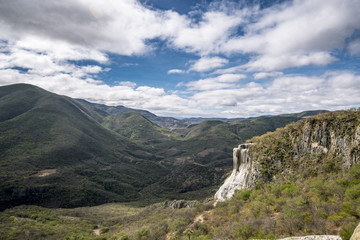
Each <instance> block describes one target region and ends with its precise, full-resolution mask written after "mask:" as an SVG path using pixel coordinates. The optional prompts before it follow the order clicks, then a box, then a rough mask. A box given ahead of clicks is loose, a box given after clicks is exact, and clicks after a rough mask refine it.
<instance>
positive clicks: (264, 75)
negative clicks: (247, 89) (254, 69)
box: [253, 72, 284, 79]
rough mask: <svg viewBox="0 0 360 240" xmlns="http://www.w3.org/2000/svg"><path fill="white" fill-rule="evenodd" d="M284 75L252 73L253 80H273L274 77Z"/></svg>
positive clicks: (277, 73) (279, 73)
mask: <svg viewBox="0 0 360 240" xmlns="http://www.w3.org/2000/svg"><path fill="white" fill-rule="evenodd" d="M283 74H284V73H282V72H258V73H254V74H253V76H254V79H264V78H274V77H280V76H282V75H283Z"/></svg>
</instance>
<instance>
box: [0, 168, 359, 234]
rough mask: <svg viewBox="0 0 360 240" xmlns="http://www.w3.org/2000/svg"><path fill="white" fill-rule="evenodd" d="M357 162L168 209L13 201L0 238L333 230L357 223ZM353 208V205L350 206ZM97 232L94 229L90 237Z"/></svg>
mask: <svg viewBox="0 0 360 240" xmlns="http://www.w3.org/2000/svg"><path fill="white" fill-rule="evenodd" d="M359 172H360V165H354V166H353V167H351V168H350V170H349V171H344V172H343V171H339V172H330V173H325V172H324V173H321V174H318V175H317V176H316V177H315V176H313V177H310V178H308V177H299V176H297V175H296V174H294V175H292V176H281V175H279V176H278V178H277V180H276V181H275V182H272V183H267V184H260V185H258V186H256V187H255V188H254V189H252V190H241V191H238V192H237V193H236V194H235V195H234V196H233V198H232V199H230V200H228V201H227V202H224V203H218V204H217V206H216V207H213V205H212V202H208V203H203V204H199V205H197V206H196V207H195V208H183V209H170V208H168V207H166V205H165V204H155V205H151V206H148V207H144V208H134V207H131V206H129V205H124V204H119V203H118V204H106V205H101V206H97V207H82V208H75V209H46V208H42V207H36V206H19V207H15V208H13V209H7V210H5V211H4V212H2V213H0V228H1V229H2V233H1V234H0V239H109V240H110V239H128V240H129V239H132V240H137V239H150V240H151V239H154V240H155V239H157V240H160V239H167V237H169V238H170V239H181V240H188V239H193V240H194V239H195V240H196V239H197V240H200V239H201V240H204V239H274V238H277V237H287V236H301V235H312V234H340V235H341V236H342V237H343V240H348V239H349V237H350V236H351V233H352V232H353V230H354V228H355V226H356V225H357V224H358V223H359V221H360V217H359V213H360V212H359V209H358V207H359V206H360V202H359V197H358V196H359V194H360V183H359V178H358V174H359ZM349 206H351V207H353V206H355V207H357V209H356V208H355V209H352V208H349ZM97 234H98V235H97Z"/></svg>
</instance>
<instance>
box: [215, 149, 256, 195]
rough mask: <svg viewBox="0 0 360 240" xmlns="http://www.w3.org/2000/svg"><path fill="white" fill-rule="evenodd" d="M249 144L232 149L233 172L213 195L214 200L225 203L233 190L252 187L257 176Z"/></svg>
mask: <svg viewBox="0 0 360 240" xmlns="http://www.w3.org/2000/svg"><path fill="white" fill-rule="evenodd" d="M251 145H252V144H250V143H247V144H241V145H239V147H237V148H234V149H233V171H232V173H231V175H230V177H228V178H227V179H226V180H225V183H224V184H223V185H222V186H221V187H220V189H219V190H218V191H217V192H216V194H215V199H217V200H218V201H225V200H226V199H228V198H231V197H232V195H233V194H234V192H235V190H239V189H243V188H249V187H253V186H254V185H255V183H256V179H257V177H259V174H258V172H257V170H256V168H255V165H254V164H253V158H252V155H251Z"/></svg>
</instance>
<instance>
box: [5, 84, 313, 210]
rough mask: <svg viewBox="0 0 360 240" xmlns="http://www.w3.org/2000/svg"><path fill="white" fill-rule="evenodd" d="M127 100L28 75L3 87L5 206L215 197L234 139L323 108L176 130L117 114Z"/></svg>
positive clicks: (136, 114) (132, 114)
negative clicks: (34, 80) (116, 101)
mask: <svg viewBox="0 0 360 240" xmlns="http://www.w3.org/2000/svg"><path fill="white" fill-rule="evenodd" d="M110 109H113V110H111V111H110ZM114 109H115V110H114ZM119 109H120V108H119V107H108V106H105V105H100V107H99V105H94V104H90V103H86V104H82V103H80V102H79V101H76V100H74V99H71V98H69V97H65V96H59V95H56V94H53V93H50V92H47V91H45V90H43V89H40V88H38V87H35V86H31V85H26V84H16V85H10V86H4V87H0V131H1V136H0V180H1V182H0V193H1V194H0V203H1V204H0V206H1V207H2V209H4V208H7V207H11V206H15V205H20V204H36V205H42V206H48V207H75V206H87V205H95V204H100V203H105V202H113V201H122V202H123V201H132V202H134V201H137V202H138V203H139V204H149V203H153V202H157V201H162V200H166V199H203V198H206V197H210V196H211V195H212V194H213V193H214V192H215V191H216V189H217V186H218V185H219V184H221V183H222V181H223V180H224V178H225V177H226V176H227V173H228V172H229V171H230V169H231V167H230V166H229V162H231V159H232V155H231V152H232V146H234V145H236V144H237V143H238V142H243V141H246V140H247V139H249V138H251V137H253V136H256V135H261V134H264V133H266V132H268V131H274V130H275V129H276V128H278V127H282V126H284V125H286V124H287V123H290V122H293V121H297V120H299V119H302V118H303V117H304V116H306V115H309V114H314V112H312V113H300V114H289V115H283V116H273V117H259V118H251V119H243V120H239V121H232V122H224V121H217V120H207V121H203V122H201V123H200V124H193V125H189V126H188V127H185V128H182V129H176V130H169V129H167V128H162V127H160V126H159V125H158V124H156V123H154V122H152V121H151V120H150V119H148V118H146V117H144V115H142V114H141V112H140V113H139V112H131V111H130V112H126V113H122V114H117V115H114V114H110V113H114V112H116V111H118V110H119ZM112 111H113V112H112ZM119 111H120V110H119ZM108 112H110V113H108ZM149 114H150V115H151V113H149ZM154 116H155V115H154Z"/></svg>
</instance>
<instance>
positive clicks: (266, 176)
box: [214, 112, 360, 201]
mask: <svg viewBox="0 0 360 240" xmlns="http://www.w3.org/2000/svg"><path fill="white" fill-rule="evenodd" d="M341 114H344V115H345V116H346V114H348V115H349V117H348V118H347V119H346V118H345V119H344V118H342V116H341ZM354 116H355V117H354ZM354 116H352V115H351V112H350V113H346V112H345V113H342V112H335V113H327V114H326V115H325V116H324V115H323V116H322V117H319V118H316V117H315V118H310V119H305V120H303V121H301V122H298V123H296V126H295V128H294V129H292V128H291V127H290V128H284V129H281V130H279V131H277V134H278V136H277V137H279V136H286V138H285V141H278V142H276V143H274V144H273V145H272V144H268V145H267V147H268V148H269V149H268V150H269V151H266V150H264V149H261V148H262V147H261V146H259V145H258V144H256V141H255V144H254V145H253V144H251V143H248V144H241V145H239V147H238V148H234V150H233V171H232V173H231V175H230V176H229V177H228V178H227V179H226V180H225V183H224V184H223V185H222V186H221V187H220V189H219V190H218V191H217V192H216V194H215V196H214V197H215V199H216V200H217V201H224V200H226V199H229V198H231V197H232V195H233V194H234V192H235V190H239V189H246V188H251V187H253V186H255V184H256V182H257V181H258V180H259V179H262V180H264V182H269V181H272V180H273V177H274V175H275V174H276V173H281V174H283V175H289V174H291V173H292V172H293V171H294V170H295V171H296V169H294V168H291V167H289V166H286V165H284V163H285V159H284V156H285V155H286V157H287V159H291V158H293V159H294V162H297V160H299V159H301V158H304V157H305V158H308V157H311V156H314V157H317V156H324V155H326V156H328V157H330V158H331V157H334V158H336V159H340V161H339V163H340V164H341V168H342V169H349V168H350V167H351V166H353V165H354V164H359V163H360V124H359V121H358V120H357V118H358V117H357V115H356V114H354ZM280 134H281V135H280ZM274 135H275V134H274ZM274 135H271V134H270V135H268V139H270V140H267V141H268V142H272V141H273V140H271V137H274ZM275 139H276V137H275V138H274V140H275ZM275 141H276V140H275ZM273 146H276V147H277V148H276V147H275V148H274V147H273ZM256 149H257V150H256ZM259 149H260V150H259ZM279 152H283V154H278V153H279ZM268 153H269V154H268ZM285 166H286V167H285ZM260 172H261V173H260Z"/></svg>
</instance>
